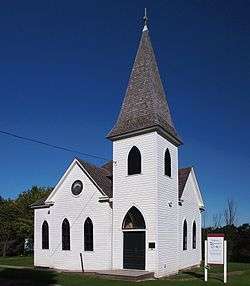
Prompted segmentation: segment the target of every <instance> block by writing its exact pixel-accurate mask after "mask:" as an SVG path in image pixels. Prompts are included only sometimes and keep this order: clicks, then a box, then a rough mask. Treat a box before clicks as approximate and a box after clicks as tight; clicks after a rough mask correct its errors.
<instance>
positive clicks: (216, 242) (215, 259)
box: [204, 233, 227, 283]
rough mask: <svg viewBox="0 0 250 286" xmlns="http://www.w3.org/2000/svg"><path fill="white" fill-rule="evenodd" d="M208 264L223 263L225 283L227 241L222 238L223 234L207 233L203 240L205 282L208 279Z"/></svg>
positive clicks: (225, 281) (225, 279)
mask: <svg viewBox="0 0 250 286" xmlns="http://www.w3.org/2000/svg"><path fill="white" fill-rule="evenodd" d="M209 264H212V265H213V264H223V265H224V283H227V242H226V241H225V240H224V234H219V233H215V234H208V236H207V240H206V241H205V264H204V268H205V269H204V272H205V273H204V274H205V282H207V279H208V267H209V266H208V265H209Z"/></svg>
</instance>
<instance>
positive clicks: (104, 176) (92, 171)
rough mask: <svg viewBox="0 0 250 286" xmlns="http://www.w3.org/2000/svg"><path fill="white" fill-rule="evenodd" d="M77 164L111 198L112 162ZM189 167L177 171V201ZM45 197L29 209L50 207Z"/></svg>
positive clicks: (82, 162)
mask: <svg viewBox="0 0 250 286" xmlns="http://www.w3.org/2000/svg"><path fill="white" fill-rule="evenodd" d="M77 160H78V162H79V163H80V164H81V165H82V167H83V168H84V169H85V170H86V171H87V173H88V174H89V175H90V177H91V179H92V180H93V181H94V182H95V184H97V185H98V187H99V188H100V189H101V190H102V191H103V192H104V194H105V195H106V196H107V197H109V198H112V197H113V186H112V178H113V161H108V162H107V163H105V164H104V165H103V166H101V167H97V166H95V165H93V164H90V163H88V162H86V161H84V160H81V159H77ZM191 169H192V168H191V167H188V168H183V169H179V173H178V176H179V199H180V198H181V196H182V194H183V190H184V187H185V185H186V182H187V179H188V176H189V173H190V172H191ZM47 198H48V196H47V197H44V198H42V199H39V200H38V201H36V202H35V203H33V204H32V205H31V208H42V207H49V206H50V205H46V204H45V201H46V199H47Z"/></svg>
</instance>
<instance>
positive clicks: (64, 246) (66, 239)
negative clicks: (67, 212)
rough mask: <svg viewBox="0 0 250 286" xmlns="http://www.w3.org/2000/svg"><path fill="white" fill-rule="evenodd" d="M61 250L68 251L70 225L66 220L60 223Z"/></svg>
mask: <svg viewBox="0 0 250 286" xmlns="http://www.w3.org/2000/svg"><path fill="white" fill-rule="evenodd" d="M62 250H70V225H69V221H68V220H67V219H66V218H65V219H64V220H63V223H62Z"/></svg>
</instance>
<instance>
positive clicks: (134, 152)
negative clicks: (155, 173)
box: [128, 146, 141, 175]
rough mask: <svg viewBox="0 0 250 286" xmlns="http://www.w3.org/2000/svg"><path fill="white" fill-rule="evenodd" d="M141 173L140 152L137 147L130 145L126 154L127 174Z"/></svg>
mask: <svg viewBox="0 0 250 286" xmlns="http://www.w3.org/2000/svg"><path fill="white" fill-rule="evenodd" d="M140 173H141V153H140V151H139V149H138V148H137V147H135V146H134V147H132V149H131V150H130V151H129V154H128V175H134V174H140Z"/></svg>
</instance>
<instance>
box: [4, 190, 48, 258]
mask: <svg viewBox="0 0 250 286" xmlns="http://www.w3.org/2000/svg"><path fill="white" fill-rule="evenodd" d="M51 190H52V188H45V187H37V186H34V187H32V188H31V189H29V190H27V191H26V192H23V193H21V194H20V195H19V196H18V197H17V199H14V200H11V199H7V200H5V199H3V198H1V197H0V253H2V255H3V256H5V255H10V254H17V253H22V252H23V247H24V241H25V239H26V238H28V239H29V240H33V232H34V210H33V209H31V208H30V205H31V204H32V203H34V202H35V201H37V200H39V199H41V198H43V197H47V196H48V195H49V193H50V192H51ZM10 245H11V247H10Z"/></svg>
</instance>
